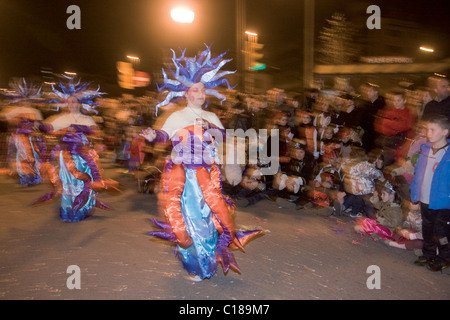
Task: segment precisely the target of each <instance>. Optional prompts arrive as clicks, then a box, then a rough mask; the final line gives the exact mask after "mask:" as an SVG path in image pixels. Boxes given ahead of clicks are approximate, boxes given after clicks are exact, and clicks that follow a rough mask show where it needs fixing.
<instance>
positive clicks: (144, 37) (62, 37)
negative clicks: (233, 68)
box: [0, 0, 450, 86]
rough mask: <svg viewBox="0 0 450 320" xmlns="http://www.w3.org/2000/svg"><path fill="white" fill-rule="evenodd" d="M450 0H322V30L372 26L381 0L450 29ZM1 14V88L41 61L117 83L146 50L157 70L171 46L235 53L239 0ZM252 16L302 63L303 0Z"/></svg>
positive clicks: (96, 4) (269, 39) (147, 66)
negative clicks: (190, 18)
mask: <svg viewBox="0 0 450 320" xmlns="http://www.w3.org/2000/svg"><path fill="white" fill-rule="evenodd" d="M180 3H184V4H188V5H189V6H190V7H191V8H192V9H193V11H194V12H195V13H196V18H195V20H194V23H192V24H191V25H181V24H176V23H175V22H173V21H172V20H171V18H170V15H169V11H170V8H171V7H173V6H174V5H175V4H180ZM449 3H450V1H447V0H427V1H423V0H420V1H412V2H411V1H405V0H396V1H395V0H393V1H371V2H368V1H344V0H316V14H315V22H316V30H315V31H316V33H317V32H318V31H319V30H320V28H321V26H322V25H323V23H324V19H326V18H329V17H330V16H331V14H332V13H333V12H336V11H340V12H344V13H346V14H347V15H348V17H349V19H352V20H353V21H356V22H357V23H359V24H364V25H365V21H366V19H367V17H368V14H366V12H365V10H366V8H367V6H368V5H370V4H378V5H379V6H380V8H381V15H382V16H392V17H399V18H402V19H409V20H413V21H416V22H419V23H420V24H421V25H424V27H427V28H430V29H431V30H433V31H436V32H437V33H440V34H442V33H443V34H444V35H449V34H450V22H449V16H448V13H449V12H450V10H449V9H450V6H449ZM72 4H76V5H78V6H79V7H80V9H81V30H69V29H68V28H67V27H66V20H67V19H68V18H69V16H70V14H68V13H66V9H67V7H68V6H69V5H72ZM0 15H1V17H0V41H1V50H0V86H5V84H6V85H7V83H8V80H9V78H10V77H14V76H32V75H37V76H38V75H39V72H40V69H41V67H49V68H52V69H53V71H54V72H63V71H75V72H78V73H80V74H83V73H84V74H89V75H93V76H95V77H98V78H102V79H110V80H111V79H112V80H111V81H114V79H115V76H116V69H115V68H116V61H119V60H123V61H125V60H126V55H127V54H132V55H137V56H139V57H140V58H141V63H140V65H139V69H141V70H143V71H146V72H149V73H150V74H151V73H153V72H158V71H159V70H160V69H161V67H162V66H161V57H162V56H167V55H169V54H170V52H169V51H168V48H178V47H187V48H188V53H189V54H190V55H193V54H195V53H196V52H195V51H194V48H195V50H202V49H204V45H203V44H204V43H207V44H213V47H212V48H213V51H214V52H215V53H221V52H223V51H225V50H228V49H229V50H230V51H229V55H230V56H231V57H233V56H234V55H235V44H236V40H235V37H236V31H235V6H234V0H190V1H189V0H177V1H175V0H132V1H130V0H128V1H127V0H108V1H107V0H81V1H80V0H78V1H77V0H0ZM246 16H247V17H246V20H247V29H249V30H253V31H255V32H257V33H258V34H259V35H260V36H259V40H260V42H262V43H264V44H265V50H266V53H265V58H266V59H267V60H268V62H269V63H270V64H273V65H276V64H277V60H284V61H285V65H283V66H282V67H283V68H290V67H292V68H296V67H297V65H296V64H298V63H299V60H298V59H299V56H298V55H295V54H292V51H290V50H289V48H293V49H292V50H299V51H301V43H302V30H303V21H302V20H303V1H302V0H247V14H246ZM447 39H448V37H447ZM447 42H448V41H447ZM444 48H445V50H448V47H445V46H444ZM446 54H447V56H450V54H449V52H448V51H447V52H446ZM293 56H295V58H293ZM271 59H272V60H271ZM288 63H292V66H290V65H288Z"/></svg>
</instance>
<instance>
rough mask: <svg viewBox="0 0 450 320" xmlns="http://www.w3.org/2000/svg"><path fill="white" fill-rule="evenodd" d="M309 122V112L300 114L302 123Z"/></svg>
mask: <svg viewBox="0 0 450 320" xmlns="http://www.w3.org/2000/svg"><path fill="white" fill-rule="evenodd" d="M310 122H311V116H310V115H309V114H304V115H302V123H303V124H308V123H310Z"/></svg>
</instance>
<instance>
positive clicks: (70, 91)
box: [50, 75, 105, 114]
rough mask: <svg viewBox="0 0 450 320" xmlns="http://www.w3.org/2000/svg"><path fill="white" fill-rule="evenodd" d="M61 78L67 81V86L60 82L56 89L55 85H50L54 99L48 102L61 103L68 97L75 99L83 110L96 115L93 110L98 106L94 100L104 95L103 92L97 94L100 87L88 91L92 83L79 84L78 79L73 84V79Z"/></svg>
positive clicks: (68, 77)
mask: <svg viewBox="0 0 450 320" xmlns="http://www.w3.org/2000/svg"><path fill="white" fill-rule="evenodd" d="M61 76H62V77H64V78H66V79H68V80H69V81H68V83H67V84H64V83H63V82H62V81H60V82H59V84H58V85H57V86H56V87H55V85H52V90H53V94H54V95H56V98H54V99H52V100H51V101H50V102H54V103H62V102H65V101H66V100H67V99H68V98H69V97H75V98H77V99H78V101H79V102H80V103H81V105H82V107H83V109H84V110H86V111H93V112H95V113H96V114H97V110H95V109H94V108H95V107H96V106H97V105H98V103H97V101H95V98H98V97H100V96H101V95H103V94H105V92H99V90H100V86H98V89H97V90H89V89H88V87H89V85H90V84H91V83H92V82H84V83H81V79H79V80H78V82H77V83H74V78H75V77H70V76H66V75H61ZM57 110H59V107H57Z"/></svg>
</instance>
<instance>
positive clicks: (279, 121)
mask: <svg viewBox="0 0 450 320" xmlns="http://www.w3.org/2000/svg"><path fill="white" fill-rule="evenodd" d="M287 122H288V117H285V116H282V117H280V118H279V119H277V120H276V124H278V125H280V126H285V125H286V124H287Z"/></svg>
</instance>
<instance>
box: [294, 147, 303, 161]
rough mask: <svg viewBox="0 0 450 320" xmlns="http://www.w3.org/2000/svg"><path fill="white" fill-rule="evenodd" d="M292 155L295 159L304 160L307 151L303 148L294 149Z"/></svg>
mask: <svg viewBox="0 0 450 320" xmlns="http://www.w3.org/2000/svg"><path fill="white" fill-rule="evenodd" d="M291 156H292V158H294V159H297V160H303V158H304V157H305V151H304V150H302V149H293V150H292V154H291Z"/></svg>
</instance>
